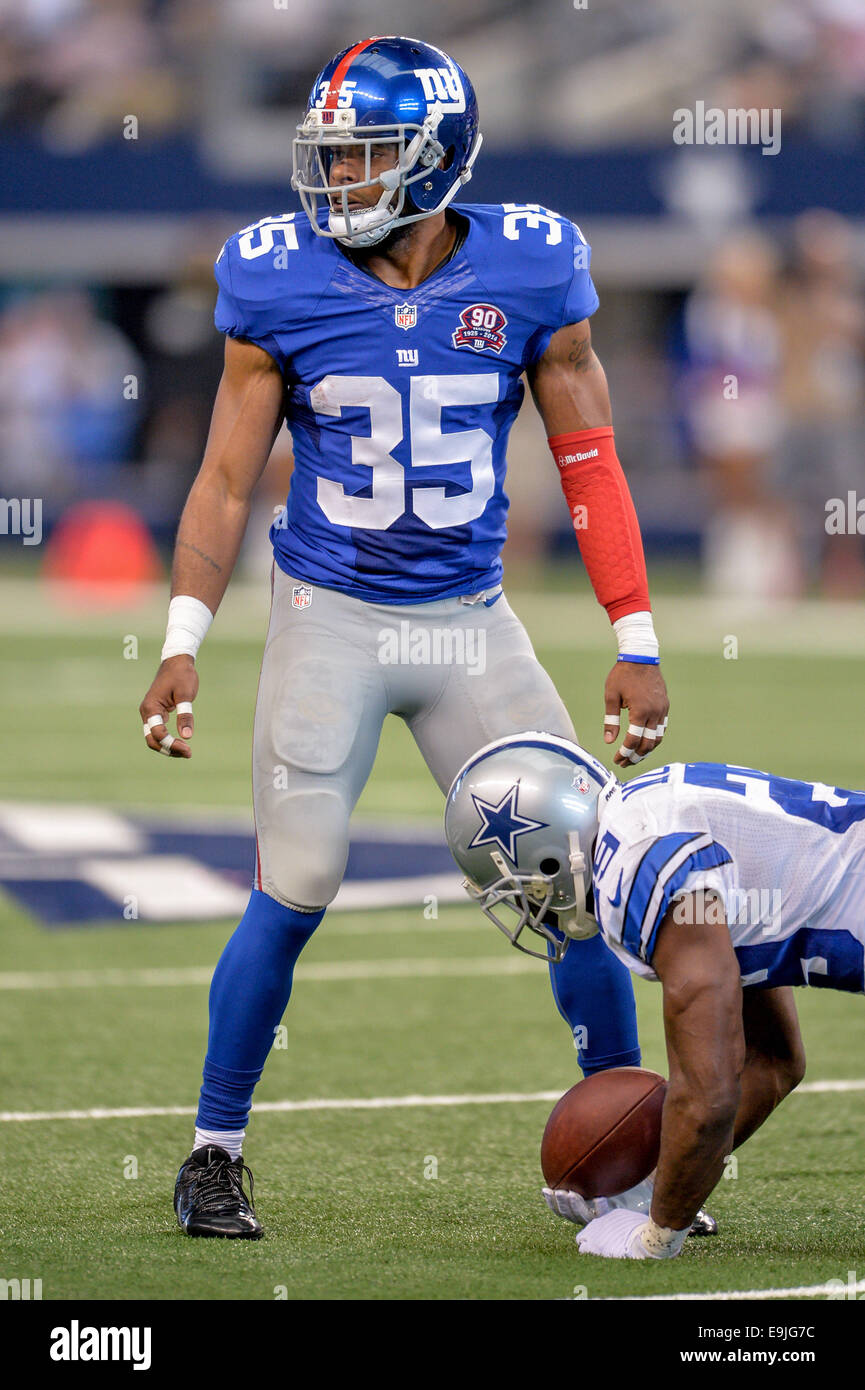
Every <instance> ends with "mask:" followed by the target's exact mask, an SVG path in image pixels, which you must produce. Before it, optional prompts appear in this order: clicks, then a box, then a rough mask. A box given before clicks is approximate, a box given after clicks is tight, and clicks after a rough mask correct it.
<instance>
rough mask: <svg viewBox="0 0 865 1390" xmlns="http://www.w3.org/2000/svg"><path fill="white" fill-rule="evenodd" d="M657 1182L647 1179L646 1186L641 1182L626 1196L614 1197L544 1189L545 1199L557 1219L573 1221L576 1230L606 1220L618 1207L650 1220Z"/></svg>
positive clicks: (621, 1193)
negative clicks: (584, 1195)
mask: <svg viewBox="0 0 865 1390" xmlns="http://www.w3.org/2000/svg"><path fill="white" fill-rule="evenodd" d="M653 1187H654V1178H653V1177H651V1178H646V1179H645V1181H644V1182H638V1183H637V1185H636V1187H629V1188H628V1190H627V1192H620V1193H618V1195H617V1196H615V1197H581V1196H580V1195H579V1193H577V1192H568V1191H567V1190H566V1189H565V1188H563V1187H556V1188H550V1187H545V1188H543V1189H542V1191H543V1198H544V1201H545V1202H546V1204H547V1206H548V1207H549V1209H550V1211H551V1212H552V1213H553V1215H554V1216H563V1217H564V1218H565V1220H566V1221H573V1222H574V1224H575V1225H577V1226H585V1225H586V1223H587V1222H589V1221H594V1220H595V1219H596V1218H597V1217H599V1216H606V1214H607V1212H608V1211H615V1210H616V1208H618V1207H626V1208H627V1209H628V1210H629V1211H639V1212H642V1213H643V1215H644V1216H648V1214H649V1208H650V1207H651V1205H652V1189H653Z"/></svg>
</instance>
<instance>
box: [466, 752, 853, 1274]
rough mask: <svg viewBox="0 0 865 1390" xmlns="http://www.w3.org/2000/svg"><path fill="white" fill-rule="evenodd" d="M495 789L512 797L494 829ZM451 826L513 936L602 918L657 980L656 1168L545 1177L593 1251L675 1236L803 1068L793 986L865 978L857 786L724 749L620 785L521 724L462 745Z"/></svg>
mask: <svg viewBox="0 0 865 1390" xmlns="http://www.w3.org/2000/svg"><path fill="white" fill-rule="evenodd" d="M490 804H499V805H502V806H507V807H508V815H507V817H505V816H501V817H499V819H498V821H497V824H496V839H495V842H491V841H490V839H489V837H488V836H487V835H486V826H487V814H486V809H485V808H486V807H487V806H488V805H490ZM445 827H446V834H447V839H448V843H449V845H450V847H451V850H452V852H453V854H454V856H455V858H456V860H457V862H458V863H459V865H460V867H461V868H462V869H463V871H464V872H465V874H466V875H467V879H466V887H467V889H468V891H469V893H470V894H471V896H472V897H474V898H475V899H476V901H478V902H479V903H480V905H481V907H482V908H483V910H484V911H485V912H486V914H487V915H488V916H489V917H491V918H492V920H493V921H494V922H495V923H496V925H497V926H498V927H500V929H501V930H502V931H504V933H505V935H506V936H508V937H509V939H510V940H511V941H512V942H513V943H514V945H517V946H520V947H521V948H522V949H526V946H525V941H526V938H528V940H534V939H535V938H536V937H537V936H539V937H540V939H541V942H542V944H543V950H542V952H541V954H543V955H545V956H546V955H547V954H552V955H553V956H554V957H560V956H561V955H562V954H563V953H564V958H565V959H567V958H568V956H569V955H570V952H571V950H572V949H573V944H572V943H571V942H570V941H568V940H567V938H568V937H569V936H573V935H574V933H575V932H576V931H578V930H584V931H585V930H591V928H592V927H593V926H594V927H595V929H598V928H599V929H600V932H601V933H602V935H603V937H604V939H605V940H606V941H607V944H608V945H609V946H610V947H611V949H612V950H613V951H615V953H616V955H617V956H619V957H620V959H621V960H622V961H624V963H625V964H626V965H627V966H628V967H629V969H630V970H632V971H633V972H634V973H635V974H638V975H641V976H643V977H645V978H647V979H650V980H660V982H661V985H662V987H663V996H664V1028H665V1033H666V1041H667V1054H668V1058H669V1063H670V1081H669V1086H668V1089H667V1095H666V1099H665V1104H664V1113H663V1122H662V1128H661V1150H660V1157H659V1160H658V1167H657V1172H656V1175H655V1178H654V1184H653V1185H652V1184H651V1182H650V1183H648V1184H647V1186H648V1188H649V1191H648V1192H646V1191H645V1190H643V1191H642V1192H637V1190H636V1189H633V1190H632V1192H631V1194H629V1195H625V1197H624V1200H622V1198H621V1197H620V1198H617V1199H615V1200H614V1201H612V1202H608V1201H607V1200H606V1199H604V1198H600V1199H597V1200H596V1201H592V1202H583V1201H582V1199H581V1198H578V1197H577V1198H574V1197H573V1195H571V1196H569V1195H568V1194H566V1193H560V1194H554V1193H550V1192H549V1190H548V1189H547V1190H545V1192H544V1195H545V1197H546V1200H547V1202H548V1204H549V1203H551V1201H553V1200H555V1199H556V1197H557V1196H558V1199H559V1200H560V1201H562V1202H567V1203H570V1208H569V1210H570V1212H571V1215H572V1218H573V1219H575V1220H582V1221H585V1222H586V1223H587V1224H586V1225H585V1229H584V1230H583V1231H582V1232H580V1233H579V1234H578V1236H577V1243H578V1245H579V1247H580V1249H581V1250H582V1251H583V1252H584V1253H587V1254H593V1255H606V1256H609V1257H611V1258H617V1259H639V1260H642V1259H649V1258H653V1259H666V1258H670V1257H671V1256H675V1255H677V1254H679V1252H680V1250H681V1248H682V1244H683V1242H684V1239H685V1237H686V1235H687V1233H688V1230H689V1228H690V1225H691V1222H692V1220H693V1218H694V1213H695V1212H696V1211H697V1209H698V1208H699V1206H700V1204H701V1202H703V1201H705V1199H706V1198H707V1197H708V1195H709V1193H710V1192H711V1190H712V1188H713V1187H714V1186H715V1184H716V1183H717V1182H718V1179H719V1178H720V1177H721V1173H722V1171H723V1168H724V1164H725V1161H726V1158H727V1156H728V1155H729V1154H730V1153H731V1152H732V1150H733V1149H734V1148H737V1147H738V1146H739V1145H740V1144H742V1143H744V1142H745V1140H746V1139H748V1138H749V1137H750V1136H751V1135H752V1134H753V1133H754V1131H755V1130H756V1129H758V1128H759V1126H760V1125H761V1124H763V1122H764V1121H765V1120H766V1119H767V1118H768V1116H769V1115H770V1114H771V1113H772V1111H773V1110H774V1109H775V1107H776V1106H777V1105H778V1104H779V1103H780V1101H782V1100H783V1099H784V1097H785V1096H787V1095H788V1094H789V1093H790V1091H792V1090H793V1089H794V1087H795V1086H796V1085H797V1084H798V1082H799V1081H800V1080H801V1078H802V1076H803V1075H804V1071H805V1053H804V1048H803V1046H802V1039H801V1036H800V1033H799V1024H798V1020H797V1017H796V1007H795V1004H794V1001H793V993H792V987H793V986H803V985H810V986H811V987H812V988H821V989H836V990H846V991H850V992H852V993H856V994H862V993H863V991H865V914H863V910H862V906H863V900H865V792H858V791H847V790H845V789H844V788H842V787H830V786H827V785H826V784H825V783H822V782H798V781H794V780H793V779H791V778H787V777H775V776H772V775H771V774H769V773H766V772H759V771H757V770H755V769H753V768H747V767H734V766H729V765H727V764H724V763H673V764H672V765H671V766H669V767H663V768H659V769H658V770H657V771H654V772H647V773H644V774H643V775H642V776H640V777H635V778H633V779H632V780H631V781H630V782H627V783H626V784H625V785H622V784H621V783H619V781H618V780H617V778H616V777H615V776H614V775H610V774H609V773H608V772H607V770H606V768H604V767H603V766H602V765H601V764H600V763H599V762H598V761H597V760H596V759H595V758H593V757H592V756H591V754H590V753H586V752H585V750H584V749H582V748H579V747H577V746H576V745H574V744H573V743H570V742H569V741H567V740H564V739H559V738H554V737H551V736H550V735H549V734H546V733H528V734H522V735H517V736H514V737H510V738H505V739H500V740H498V741H496V742H495V743H493V744H491V745H490V746H489V747H487V748H482V749H480V750H479V751H478V752H477V753H476V754H475V755H473V757H472V758H470V759H469V761H468V762H467V763H466V764H465V766H464V767H463V768H462V769H461V770H460V772H459V773H458V774H457V777H456V779H455V781H454V785H453V787H452V788H451V791H450V793H449V795H448V800H447V809H446V812H445ZM550 909H552V911H553V912H554V913H556V914H557V926H555V925H552V924H551V919H550V918H549V917H548V915H547V914H548V911H549V910H550ZM553 922H555V919H553ZM533 933H534V935H533ZM521 938H522V940H521ZM531 954H535V952H532V953H531ZM617 1207H620V1208H621V1209H615V1208H617ZM611 1208H612V1209H611Z"/></svg>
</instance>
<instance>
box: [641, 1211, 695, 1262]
mask: <svg viewBox="0 0 865 1390" xmlns="http://www.w3.org/2000/svg"><path fill="white" fill-rule="evenodd" d="M690 1229H691V1228H690V1226H686V1227H685V1229H684V1231H674V1230H673V1229H672V1227H671V1226H659V1225H658V1224H657V1222H655V1221H653V1220H652V1218H651V1217H649V1219H648V1221H647V1222H646V1224H645V1226H641V1227H640V1230H639V1240H640V1243H641V1244H642V1247H643V1249H644V1250H645V1252H646V1254H647V1255H648V1256H649V1257H650V1258H651V1259H653V1260H669V1259H672V1257H673V1256H674V1255H678V1253H679V1251H680V1250H681V1248H682V1246H683V1245H684V1244H685V1240H686V1238H687V1235H688V1231H689V1230H690Z"/></svg>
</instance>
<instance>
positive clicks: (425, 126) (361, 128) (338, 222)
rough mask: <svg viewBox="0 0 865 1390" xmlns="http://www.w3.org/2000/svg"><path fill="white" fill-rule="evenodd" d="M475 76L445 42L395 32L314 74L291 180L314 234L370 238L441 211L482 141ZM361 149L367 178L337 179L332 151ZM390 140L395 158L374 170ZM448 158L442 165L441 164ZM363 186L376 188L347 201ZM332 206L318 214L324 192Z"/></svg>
mask: <svg viewBox="0 0 865 1390" xmlns="http://www.w3.org/2000/svg"><path fill="white" fill-rule="evenodd" d="M481 140H482V137H481V133H480V131H479V130H478V106H477V100H476V98H475V94H474V89H473V88H472V84H471V82H470V81H469V79H468V78H467V76H466V74H465V73H464V72H463V70H462V68H460V67H458V66H457V64H456V63H455V62H454V61H453V59H452V58H449V57H448V55H447V54H446V53H443V52H442V50H441V49H440V48H433V46H432V45H431V44H428V43H421V42H420V41H419V40H417V39H406V38H399V37H396V36H395V35H390V36H387V37H379V38H372V39H364V40H363V42H362V43H356V44H354V45H353V46H352V47H351V48H346V49H343V51H342V52H341V53H338V54H337V55H336V57H335V58H332V59H331V61H330V62H329V63H328V64H327V66H326V67H324V68H322V70H321V72H320V73H319V75H318V77H317V78H316V79H315V82H314V83H313V87H312V91H311V93H310V97H309V105H308V108H307V112H306V116H305V117H304V120H303V124H302V125H299V126H298V128H297V139H296V140H295V141H294V145H293V173H292V179H291V184H292V188H294V189H295V190H296V192H297V193H298V195H299V197H300V201H301V204H302V206H303V209H304V212H305V213H306V214H307V216H308V218H309V220H310V223H311V224H312V229H313V231H314V232H316V234H317V235H318V236H324V237H335V238H336V239H337V240H338V241H340V242H341V243H342V244H343V245H345V246H353V247H364V246H374V245H375V244H376V243H377V242H379V241H382V240H383V238H384V237H386V236H387V235H388V233H389V232H391V231H393V229H394V228H395V227H404V226H406V225H407V224H408V223H410V222H417V221H419V220H420V219H421V218H424V217H432V216H434V215H435V213H438V212H442V211H443V209H444V208H446V207H447V206H448V203H450V202H451V200H452V199H453V198H454V196H455V195H456V193H457V192H458V191H459V189H460V188H461V187H462V185H463V184H464V183H467V182H468V180H469V179H470V178H471V173H472V165H473V164H474V162H475V160H476V158H477V156H478V151H479V150H480V147H481ZM346 146H349V147H350V148H351V150H352V151H353V152H354V151H356V152H357V154H358V156H360V155H362V157H363V161H364V165H363V174H364V177H363V178H362V179H357V180H355V181H353V182H351V183H332V182H331V179H330V171H331V168H332V166H333V164H334V162H335V156H337V155H338V153H339V151H340V150H343V151H344V150H345V149H346ZM389 146H390V147H392V149H393V160H394V163H393V168H388V169H385V170H384V171H383V172H381V173H379V174H378V175H376V176H375V177H373V175H372V172H371V158H372V153H373V148H375V149H376V151H377V153H379V154H380V153H382V152H383V150H384V151H386V150H387V147H389ZM440 166H443V167H440ZM360 188H380V189H381V196H380V198H379V199H378V202H377V203H375V204H374V205H373V206H371V207H363V208H358V207H357V205H356V204H355V206H354V207H352V206H351V201H350V200H351V197H352V194H353V193H354V192H355V191H356V190H357V189H360ZM320 198H323V199H325V200H326V202H327V204H328V205H329V208H330V215H329V217H328V220H327V226H323V225H322V224H321V223H320V222H319V216H318V211H319V199H320Z"/></svg>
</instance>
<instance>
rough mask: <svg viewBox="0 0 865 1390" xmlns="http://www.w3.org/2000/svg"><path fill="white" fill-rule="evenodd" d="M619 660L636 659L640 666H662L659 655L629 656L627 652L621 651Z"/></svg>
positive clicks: (617, 658)
mask: <svg viewBox="0 0 865 1390" xmlns="http://www.w3.org/2000/svg"><path fill="white" fill-rule="evenodd" d="M616 660H617V661H635V662H636V663H637V665H638V666H660V664H661V658H660V657H659V656H629V655H628V653H627V652H620V653H619V655H618V656H617V657H616Z"/></svg>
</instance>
